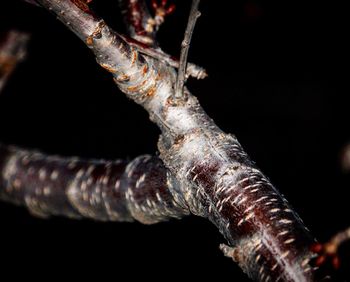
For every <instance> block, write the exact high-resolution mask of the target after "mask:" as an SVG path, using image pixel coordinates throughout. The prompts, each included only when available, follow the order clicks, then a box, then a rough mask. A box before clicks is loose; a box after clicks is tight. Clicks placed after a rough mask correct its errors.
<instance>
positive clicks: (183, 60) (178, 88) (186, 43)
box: [175, 0, 201, 99]
mask: <svg viewBox="0 0 350 282" xmlns="http://www.w3.org/2000/svg"><path fill="white" fill-rule="evenodd" d="M199 2H200V0H192V7H191V12H190V16H189V18H188V23H187V27H186V32H185V37H184V40H183V41H182V44H181V55H180V63H179V71H178V74H177V79H176V84H175V98H176V99H181V98H182V97H183V88H184V85H185V81H186V68H187V57H188V50H189V48H190V42H191V38H192V34H193V30H194V26H195V25H196V21H197V19H198V18H199V16H200V15H201V14H200V12H199V11H198V6H199Z"/></svg>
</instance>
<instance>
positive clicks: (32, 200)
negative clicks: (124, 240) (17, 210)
mask: <svg viewBox="0 0 350 282" xmlns="http://www.w3.org/2000/svg"><path fill="white" fill-rule="evenodd" d="M0 171H2V175H1V177H0V198H1V199H3V200H6V201H10V202H13V203H16V204H19V205H24V206H26V207H27V208H28V209H29V211H30V212H31V213H32V214H34V215H36V216H41V217H48V216H50V215H60V216H68V217H72V218H81V217H87V218H92V219H95V220H103V221H106V220H108V221H133V220H134V219H136V220H137V221H140V222H142V223H144V224H151V223H156V222H159V221H164V220H168V219H169V218H180V217H183V216H184V215H186V214H188V211H187V209H186V207H185V205H184V204H183V203H181V202H178V201H177V200H176V199H174V198H173V196H172V194H171V193H170V192H169V189H170V188H169V187H170V186H171V185H176V184H175V183H172V182H170V181H169V179H168V175H167V172H166V169H165V167H164V165H163V163H162V162H161V161H160V160H159V159H158V158H156V157H151V156H148V155H145V156H140V157H138V158H136V159H134V160H133V161H131V162H129V163H127V162H125V161H122V160H117V161H113V162H108V161H103V160H82V159H79V158H62V157H58V156H47V155H45V154H42V153H38V152H31V151H26V150H20V149H18V148H15V147H10V148H8V147H6V146H3V145H0Z"/></svg>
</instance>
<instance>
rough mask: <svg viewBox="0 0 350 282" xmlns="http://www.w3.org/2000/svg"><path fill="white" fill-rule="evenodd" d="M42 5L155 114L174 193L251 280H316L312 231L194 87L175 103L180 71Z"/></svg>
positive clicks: (76, 16) (76, 11) (59, 8)
mask: <svg viewBox="0 0 350 282" xmlns="http://www.w3.org/2000/svg"><path fill="white" fill-rule="evenodd" d="M38 2H39V3H40V4H42V5H43V6H44V7H46V8H47V9H49V10H52V11H53V12H54V13H55V14H56V15H57V16H58V18H59V19H60V20H61V21H62V22H63V23H64V24H65V25H66V26H67V27H68V28H69V29H71V30H72V31H74V32H75V33H76V34H77V35H78V36H79V37H80V38H81V39H82V40H83V41H84V42H85V43H86V44H87V45H88V46H89V47H90V48H91V49H92V51H93V52H94V54H95V56H96V58H97V61H98V62H99V64H101V65H102V66H103V67H104V68H106V69H108V70H109V71H110V72H111V73H112V74H113V76H114V80H115V82H116V83H117V85H118V87H119V88H120V89H121V90H122V91H123V92H124V93H126V95H127V96H128V97H129V98H131V99H133V100H134V101H135V102H137V103H138V104H140V105H142V106H143V107H144V108H145V109H146V110H147V111H148V113H149V114H150V118H151V120H152V121H154V122H155V123H156V124H157V125H158V127H159V128H160V129H161V132H162V133H161V137H160V140H159V144H158V147H159V151H160V157H161V159H162V161H163V162H164V164H165V166H166V167H167V168H168V169H169V178H170V179H174V181H177V182H178V183H179V185H178V186H177V185H175V186H173V187H171V188H170V187H169V189H170V192H171V194H172V195H173V196H174V198H176V199H179V202H182V201H183V202H185V203H186V205H187V206H188V207H189V209H190V211H191V212H192V213H193V214H196V215H198V216H202V217H206V218H208V219H209V220H210V221H211V222H213V223H214V224H215V225H216V226H217V228H218V229H219V231H220V232H221V233H222V234H223V235H224V237H225V238H226V239H227V241H228V244H229V247H228V248H229V249H230V250H231V251H230V252H229V253H230V254H231V256H232V257H233V259H234V260H235V261H237V262H238V264H239V265H240V266H241V268H242V269H243V270H244V271H245V272H246V273H247V274H248V275H249V277H251V278H252V279H254V280H258V281H278V280H281V281H315V279H314V270H313V268H312V267H311V265H310V264H309V261H310V259H311V258H312V257H313V256H314V253H313V252H312V251H311V250H310V245H311V244H312V243H313V242H314V240H313V238H312V236H311V235H310V234H309V231H308V230H307V229H306V227H304V224H303V223H302V221H301V219H300V218H299V216H298V215H297V214H296V213H295V212H294V211H293V210H292V208H291V207H290V206H289V204H288V203H287V201H286V200H285V198H284V197H283V196H282V195H281V194H280V193H279V192H278V191H277V190H276V188H275V187H274V186H273V185H272V184H271V183H270V182H269V180H268V179H267V178H266V177H265V176H264V174H263V173H262V172H261V171H260V170H259V169H258V168H257V167H256V165H255V164H254V163H253V162H252V161H251V160H250V159H249V157H248V156H247V154H246V153H245V152H244V150H243V149H242V147H241V145H240V144H239V142H238V140H237V139H236V137H235V136H233V135H230V134H226V133H224V132H223V131H221V130H220V129H219V128H218V127H217V126H216V124H215V123H214V122H213V121H212V120H211V119H210V118H209V117H208V116H207V114H206V113H205V112H204V110H203V109H202V108H201V106H200V105H199V103H198V101H197V99H196V98H195V97H194V96H192V95H191V93H190V92H189V91H188V90H187V89H186V91H187V92H188V94H187V99H186V100H185V101H182V102H181V103H172V97H173V93H174V90H173V89H174V85H175V80H176V73H175V71H174V69H173V68H171V67H169V66H168V65H166V64H164V63H162V62H160V61H156V60H154V59H152V58H150V57H146V56H143V55H142V54H140V53H139V52H138V51H137V50H134V49H133V48H132V47H131V46H130V45H129V44H127V42H125V40H123V39H122V38H121V37H120V36H119V35H118V34H116V33H114V32H113V31H112V30H111V29H110V28H109V27H108V26H107V25H106V24H105V23H104V22H103V21H102V20H100V19H98V18H96V17H95V16H94V15H93V14H92V13H91V11H90V10H85V9H81V8H80V7H79V6H77V5H75V4H73V3H72V2H71V1H59V0H38ZM180 199H181V200H180ZM228 248H226V250H227V249H228ZM227 253H228V252H227Z"/></svg>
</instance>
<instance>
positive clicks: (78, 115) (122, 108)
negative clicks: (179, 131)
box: [0, 0, 350, 281]
mask: <svg viewBox="0 0 350 282" xmlns="http://www.w3.org/2000/svg"><path fill="white" fill-rule="evenodd" d="M94 1H95V2H94V3H93V5H92V7H93V8H94V10H95V11H96V12H97V13H98V14H99V15H101V16H102V17H104V18H105V19H106V21H107V22H108V23H109V24H110V25H111V26H113V27H114V28H115V29H116V30H117V31H120V32H124V28H123V26H122V20H121V17H120V13H119V10H118V5H117V1H116V0H115V1H110V0H108V1H107V0H94ZM231 2H232V3H231ZM306 2H307V3H306ZM344 2H346V1H344ZM175 3H176V5H177V10H176V12H175V14H174V15H172V16H170V17H169V18H168V19H167V21H166V23H165V24H164V26H162V28H161V30H160V32H159V41H160V43H161V46H162V47H163V49H164V50H166V51H167V52H169V53H170V54H173V55H178V54H179V50H180V48H179V46H180V42H181V40H182V37H183V32H184V29H185V26H186V19H187V15H188V11H189V1H179V0H178V1H175ZM201 11H202V17H201V18H200V19H199V22H198V25H197V26H196V31H195V34H194V37H193V43H192V46H191V50H190V61H192V62H195V63H197V64H200V65H202V66H203V67H205V68H206V69H207V70H208V72H209V77H208V78H207V79H206V80H204V81H194V80H190V81H189V82H188V86H189V88H190V89H191V91H192V92H193V93H194V94H195V95H196V96H197V97H198V98H199V100H200V102H201V104H202V105H203V107H204V109H205V110H206V111H207V113H208V114H209V115H210V116H211V117H212V118H213V119H214V120H215V121H216V123H217V124H218V125H219V126H220V127H221V128H222V129H224V130H225V131H227V132H232V133H235V134H236V136H237V137H238V139H239V140H240V142H241V144H242V145H243V147H244V148H245V149H246V151H247V152H248V154H249V155H250V156H251V157H252V159H253V160H255V161H256V162H257V164H258V166H259V167H260V168H261V169H262V170H263V171H264V172H265V173H266V174H267V175H268V176H269V178H270V179H271V180H272V182H273V183H274V184H275V185H276V186H277V187H278V188H279V189H280V191H281V192H282V193H283V194H285V196H286V197H287V199H288V200H289V201H290V203H291V204H292V205H293V206H294V208H295V209H296V210H297V211H298V212H299V214H300V216H301V217H302V218H303V219H304V221H305V223H306V225H307V226H308V227H309V228H310V229H311V230H312V232H313V234H314V235H315V236H316V237H317V238H319V239H320V240H321V241H324V240H327V239H328V238H329V237H330V236H331V235H332V234H334V233H335V232H337V231H339V230H341V229H343V228H345V227H347V226H348V225H350V217H349V211H350V207H349V205H350V204H349V197H348V194H347V191H348V190H349V189H350V177H349V176H348V175H347V174H346V173H344V172H343V171H342V169H341V166H340V156H341V152H342V150H343V148H344V146H345V145H346V144H347V143H348V142H349V141H350V131H349V120H350V118H349V114H348V113H349V110H348V108H349V107H350V104H349V103H348V99H347V96H348V95H349V86H348V76H349V53H348V52H349V51H348V50H349V47H350V46H349V43H348V33H349V31H348V27H349V20H348V18H349V16H348V9H347V8H346V7H345V4H342V3H341V2H340V1H333V2H330V1H328V3H327V4H322V3H321V2H320V1H313V0H311V1H295V0H294V1H268V2H266V1H259V0H240V1H223V0H222V1H209V0H203V1H202V3H201ZM10 27H11V28H13V27H16V28H19V29H21V30H25V31H28V32H31V33H32V40H31V44H30V46H29V54H28V57H27V60H26V61H25V62H24V63H23V64H22V65H21V66H20V67H19V68H18V69H17V70H16V73H15V74H14V75H13V77H12V78H11V80H10V81H9V83H8V85H7V87H6V88H5V90H4V92H3V93H2V94H1V95H0V142H2V143H6V144H16V145H18V146H22V147H26V148H37V149H40V150H41V151H44V152H48V153H54V154H62V155H67V156H69V155H78V156H82V157H93V158H106V159H115V158H133V157H136V156H138V155H139V154H144V153H155V151H156V150H157V148H156V142H157V138H158V133H159V131H158V129H157V128H156V126H155V125H153V124H152V123H151V122H150V121H149V120H148V115H147V114H146V112H145V111H144V110H143V109H142V108H141V107H139V106H137V105H136V104H134V103H132V102H131V101H129V100H127V98H125V96H124V95H123V94H122V93H121V92H120V91H119V90H118V89H117V87H116V86H115V85H114V83H113V81H112V79H111V76H110V75H109V74H108V73H106V72H105V71H104V70H102V69H101V68H100V67H98V65H97V64H96V63H95V59H94V58H93V56H92V54H91V53H90V51H89V50H88V49H87V48H86V47H85V46H84V45H83V44H82V43H81V42H80V41H79V39H77V38H76V37H75V35H74V34H72V33H70V32H69V31H68V30H67V29H66V28H65V27H64V26H63V25H62V24H61V23H60V22H58V21H57V20H56V19H55V17H54V16H52V15H50V14H49V13H47V12H46V11H45V10H43V9H40V8H37V7H32V6H30V5H28V4H25V3H21V2H19V1H14V0H11V1H9V0H8V1H1V4H0V29H1V30H6V29H8V28H10ZM222 242H223V238H222V237H221V235H220V234H219V233H218V232H217V230H216V228H215V227H214V226H212V225H211V224H210V223H209V222H207V221H206V220H203V219H200V218H193V217H190V218H186V219H184V220H181V221H177V220H173V221H171V222H167V223H161V224H157V225H154V226H143V225H141V224H138V223H134V224H125V223H98V222H93V221H89V220H83V221H72V220H68V219H62V218H53V219H50V220H41V219H36V218H33V217H31V216H30V215H29V214H28V213H27V211H26V210H25V209H23V208H18V207H13V206H11V205H8V204H3V203H1V204H0V250H1V251H0V257H1V258H2V260H3V262H2V263H1V269H2V270H1V275H5V274H6V273H7V274H11V275H12V277H13V278H16V277H17V276H19V275H25V277H26V278H28V280H29V278H35V279H40V278H45V279H48V280H51V278H53V277H55V278H61V279H65V281H67V279H72V278H79V277H80V280H83V279H85V278H89V277H92V276H95V277H99V278H98V279H97V281H125V280H129V279H132V280H134V279H135V280H136V279H137V280H140V279H145V280H151V279H153V280H154V281H164V280H165V279H168V278H169V277H171V278H172V279H176V280H179V281H182V280H189V279H193V280H195V281H200V280H204V279H208V277H209V276H213V277H216V280H217V281H223V280H224V279H227V278H229V279H232V280H233V281H247V278H246V276H245V275H244V274H242V273H241V271H240V270H239V269H238V267H237V266H236V265H234V264H233V263H232V261H230V260H229V259H227V258H224V257H223V256H222V254H221V253H220V251H219V250H218V245H219V244H220V243H222ZM43 269H45V270H47V271H48V274H44V272H43ZM108 276H109V277H110V278H107V277H108ZM122 277H125V278H122ZM126 277H127V278H126ZM0 279H1V277H0ZM1 281H2V279H1ZM4 281H6V280H4Z"/></svg>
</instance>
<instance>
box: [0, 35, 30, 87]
mask: <svg viewBox="0 0 350 282" xmlns="http://www.w3.org/2000/svg"><path fill="white" fill-rule="evenodd" d="M28 40H29V35H28V34H26V33H24V32H19V31H15V30H11V31H9V32H7V33H6V34H5V35H4V36H2V38H0V93H1V90H2V89H3V87H4V86H5V84H6V82H7V80H8V79H9V77H10V76H11V74H12V73H13V71H14V70H15V68H16V66H17V65H18V64H19V63H20V62H21V61H23V60H24V58H25V56H26V52H27V45H28Z"/></svg>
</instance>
